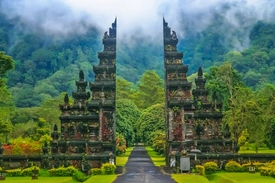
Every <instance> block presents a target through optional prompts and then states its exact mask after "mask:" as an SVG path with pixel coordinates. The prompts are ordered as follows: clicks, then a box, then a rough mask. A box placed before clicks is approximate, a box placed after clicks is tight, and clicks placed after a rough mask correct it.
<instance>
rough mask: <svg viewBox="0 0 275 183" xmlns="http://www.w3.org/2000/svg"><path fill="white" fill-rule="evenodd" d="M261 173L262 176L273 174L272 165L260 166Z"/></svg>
mask: <svg viewBox="0 0 275 183" xmlns="http://www.w3.org/2000/svg"><path fill="white" fill-rule="evenodd" d="M273 169H274V168H273ZM260 174H261V175H262V176H271V174H272V167H261V168H260Z"/></svg>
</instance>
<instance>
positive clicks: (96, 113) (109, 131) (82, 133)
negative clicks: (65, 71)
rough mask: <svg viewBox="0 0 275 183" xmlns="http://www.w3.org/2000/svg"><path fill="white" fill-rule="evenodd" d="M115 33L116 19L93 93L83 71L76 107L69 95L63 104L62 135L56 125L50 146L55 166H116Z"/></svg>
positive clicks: (101, 54)
mask: <svg viewBox="0 0 275 183" xmlns="http://www.w3.org/2000/svg"><path fill="white" fill-rule="evenodd" d="M116 32H117V21H116V20H115V22H114V23H112V27H111V28H109V31H106V32H105V33H104V36H103V39H102V42H103V45H104V49H103V51H102V52H99V53H98V58H99V65H97V66H93V70H94V73H95V81H94V82H90V83H89V88H90V91H91V92H89V91H86V88H87V86H88V82H87V81H84V73H83V71H80V72H79V81H77V82H76V86H77V91H76V92H73V94H72V96H73V98H74V101H73V104H72V105H71V104H70V101H69V96H68V95H67V94H66V95H65V98H64V104H63V105H60V110H61V111H62V114H61V116H60V120H61V133H60V134H59V133H58V127H57V126H56V125H55V127H54V131H53V133H52V138H53V140H52V143H51V155H52V162H51V164H55V167H58V166H61V165H65V166H66V165H74V166H76V167H78V168H80V169H82V170H84V169H88V168H89V167H93V168H98V167H100V166H101V164H102V163H105V162H111V163H115V152H116V143H115V100H116ZM85 167H86V168H85ZM85 171H87V170H85Z"/></svg>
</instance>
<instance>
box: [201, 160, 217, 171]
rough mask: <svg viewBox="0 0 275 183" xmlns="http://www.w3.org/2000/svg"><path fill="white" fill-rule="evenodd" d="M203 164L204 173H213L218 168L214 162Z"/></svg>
mask: <svg viewBox="0 0 275 183" xmlns="http://www.w3.org/2000/svg"><path fill="white" fill-rule="evenodd" d="M203 166H204V169H205V172H206V173H215V172H216V171H218V169H219V168H218V165H217V163H215V162H206V163H205V164H204V165H203Z"/></svg>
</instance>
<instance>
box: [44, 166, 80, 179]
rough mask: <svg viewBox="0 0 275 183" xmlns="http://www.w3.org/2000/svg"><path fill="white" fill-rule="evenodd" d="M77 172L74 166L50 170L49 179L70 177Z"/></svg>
mask: <svg viewBox="0 0 275 183" xmlns="http://www.w3.org/2000/svg"><path fill="white" fill-rule="evenodd" d="M76 171H78V169H76V168H75V167H74V166H69V167H59V168H52V169H50V170H49V174H50V177H70V176H73V174H74V173H75V172H76Z"/></svg>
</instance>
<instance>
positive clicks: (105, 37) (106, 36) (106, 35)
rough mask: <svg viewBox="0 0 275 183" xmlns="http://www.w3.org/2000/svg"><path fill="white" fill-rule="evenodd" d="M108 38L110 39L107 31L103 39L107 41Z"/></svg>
mask: <svg viewBox="0 0 275 183" xmlns="http://www.w3.org/2000/svg"><path fill="white" fill-rule="evenodd" d="M108 37H109V35H108V31H106V32H105V33H104V36H103V39H107V38H108Z"/></svg>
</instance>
